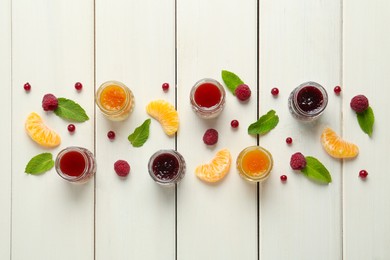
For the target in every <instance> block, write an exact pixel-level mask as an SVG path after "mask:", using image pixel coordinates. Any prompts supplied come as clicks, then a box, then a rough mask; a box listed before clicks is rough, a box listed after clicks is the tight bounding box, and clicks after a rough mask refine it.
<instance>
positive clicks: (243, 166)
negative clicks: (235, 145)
mask: <svg viewBox="0 0 390 260" xmlns="http://www.w3.org/2000/svg"><path fill="white" fill-rule="evenodd" d="M272 166H273V159H272V155H271V154H270V152H268V151H267V150H266V149H264V148H263V147H261V146H256V145H255V146H249V147H247V148H245V149H244V150H242V151H241V152H240V154H239V155H238V157H237V169H238V172H239V174H240V176H241V177H242V178H244V179H245V180H248V181H250V182H262V181H264V180H266V179H267V178H268V176H269V174H270V172H271V170H272Z"/></svg>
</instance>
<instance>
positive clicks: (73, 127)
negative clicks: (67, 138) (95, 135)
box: [68, 124, 76, 133]
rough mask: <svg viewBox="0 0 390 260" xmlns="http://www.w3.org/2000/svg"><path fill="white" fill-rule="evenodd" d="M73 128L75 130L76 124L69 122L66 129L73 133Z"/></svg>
mask: <svg viewBox="0 0 390 260" xmlns="http://www.w3.org/2000/svg"><path fill="white" fill-rule="evenodd" d="M74 130H76V126H75V125H74V124H69V125H68V131H69V132H71V133H73V132H74Z"/></svg>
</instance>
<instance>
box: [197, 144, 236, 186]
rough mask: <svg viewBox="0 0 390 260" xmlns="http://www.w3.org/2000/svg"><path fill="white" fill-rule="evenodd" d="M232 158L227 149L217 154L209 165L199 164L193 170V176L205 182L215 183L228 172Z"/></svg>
mask: <svg viewBox="0 0 390 260" xmlns="http://www.w3.org/2000/svg"><path fill="white" fill-rule="evenodd" d="M231 162H232V157H231V155H230V152H229V150H228V149H222V150H220V151H218V152H217V154H216V155H215V156H214V158H213V159H212V160H211V162H210V163H209V164H201V165H199V166H198V167H196V169H195V175H196V176H197V177H198V178H199V179H201V180H203V181H205V182H217V181H220V180H222V179H223V177H225V176H226V174H227V173H228V172H229V169H230V164H231Z"/></svg>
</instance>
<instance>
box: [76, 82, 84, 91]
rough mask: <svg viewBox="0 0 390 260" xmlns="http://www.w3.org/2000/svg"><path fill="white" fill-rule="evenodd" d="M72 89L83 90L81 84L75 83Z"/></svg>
mask: <svg viewBox="0 0 390 260" xmlns="http://www.w3.org/2000/svg"><path fill="white" fill-rule="evenodd" d="M74 88H75V89H76V90H79V91H80V90H81V89H82V88H83V84H81V83H80V82H76V84H74Z"/></svg>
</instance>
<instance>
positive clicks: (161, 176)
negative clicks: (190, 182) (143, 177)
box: [148, 150, 186, 185]
mask: <svg viewBox="0 0 390 260" xmlns="http://www.w3.org/2000/svg"><path fill="white" fill-rule="evenodd" d="M185 170H186V163H185V161H184V158H183V156H182V155H181V154H180V153H178V152H177V151H175V150H159V151H157V152H155V153H154V154H153V155H152V156H151V157H150V159H149V163H148V171H149V174H150V177H152V179H153V180H154V181H155V182H157V183H158V184H161V185H173V184H175V183H178V182H179V181H180V180H181V179H183V177H184V174H185Z"/></svg>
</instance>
